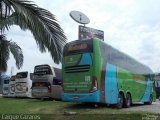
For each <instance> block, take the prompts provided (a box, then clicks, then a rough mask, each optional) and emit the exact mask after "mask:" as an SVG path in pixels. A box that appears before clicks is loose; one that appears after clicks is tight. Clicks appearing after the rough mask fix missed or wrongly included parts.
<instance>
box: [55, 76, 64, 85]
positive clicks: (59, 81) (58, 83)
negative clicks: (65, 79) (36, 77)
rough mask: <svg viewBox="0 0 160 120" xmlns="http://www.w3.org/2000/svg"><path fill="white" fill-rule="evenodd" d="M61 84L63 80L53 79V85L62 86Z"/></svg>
mask: <svg viewBox="0 0 160 120" xmlns="http://www.w3.org/2000/svg"><path fill="white" fill-rule="evenodd" d="M61 84H62V81H61V79H59V78H57V77H53V85H61Z"/></svg>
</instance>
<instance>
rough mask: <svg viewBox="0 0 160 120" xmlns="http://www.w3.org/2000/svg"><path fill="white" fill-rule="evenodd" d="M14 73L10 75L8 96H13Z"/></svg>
mask: <svg viewBox="0 0 160 120" xmlns="http://www.w3.org/2000/svg"><path fill="white" fill-rule="evenodd" d="M15 80H16V75H13V76H11V79H10V82H9V95H8V96H9V97H15V83H16V81H15Z"/></svg>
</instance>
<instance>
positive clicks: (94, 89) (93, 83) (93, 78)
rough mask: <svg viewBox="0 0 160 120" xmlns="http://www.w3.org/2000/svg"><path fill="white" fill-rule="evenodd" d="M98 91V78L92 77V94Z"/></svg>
mask: <svg viewBox="0 0 160 120" xmlns="http://www.w3.org/2000/svg"><path fill="white" fill-rule="evenodd" d="M96 90H97V78H96V76H93V77H92V86H91V90H90V92H95V91H96Z"/></svg>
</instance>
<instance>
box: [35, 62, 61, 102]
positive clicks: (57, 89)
mask: <svg viewBox="0 0 160 120" xmlns="http://www.w3.org/2000/svg"><path fill="white" fill-rule="evenodd" d="M57 73H59V74H61V69H58V68H53V67H50V66H49V65H47V64H44V65H37V66H35V68H34V75H33V83H32V96H33V97H35V98H54V99H61V93H62V87H61V85H60V84H57V85H53V78H55V77H56V75H57ZM60 76H61V75H60ZM59 83H60V82H59Z"/></svg>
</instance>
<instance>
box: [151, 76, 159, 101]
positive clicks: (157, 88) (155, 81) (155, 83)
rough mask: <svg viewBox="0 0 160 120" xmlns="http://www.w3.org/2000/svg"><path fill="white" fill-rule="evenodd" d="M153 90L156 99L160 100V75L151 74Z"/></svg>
mask: <svg viewBox="0 0 160 120" xmlns="http://www.w3.org/2000/svg"><path fill="white" fill-rule="evenodd" d="M152 76H153V79H154V89H155V91H156V97H157V98H159V99H160V73H157V74H153V75H152Z"/></svg>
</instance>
